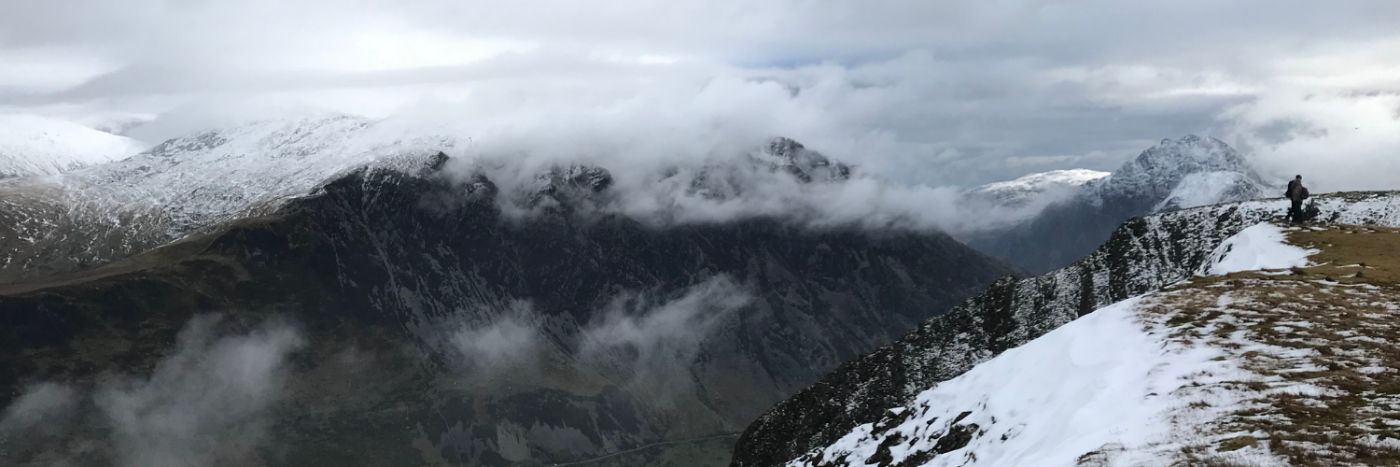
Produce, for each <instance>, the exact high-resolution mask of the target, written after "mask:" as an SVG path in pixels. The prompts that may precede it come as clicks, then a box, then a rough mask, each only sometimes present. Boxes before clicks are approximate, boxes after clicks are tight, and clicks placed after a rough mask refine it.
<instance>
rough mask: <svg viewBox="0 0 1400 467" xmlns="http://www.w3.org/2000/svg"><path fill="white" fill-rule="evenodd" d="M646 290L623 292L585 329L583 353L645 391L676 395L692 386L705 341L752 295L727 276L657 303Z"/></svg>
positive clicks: (584, 359)
mask: <svg viewBox="0 0 1400 467" xmlns="http://www.w3.org/2000/svg"><path fill="white" fill-rule="evenodd" d="M653 300H654V299H653V298H651V297H648V296H646V295H634V296H628V297H620V298H619V299H618V300H617V301H615V302H614V303H613V305H612V306H611V307H610V308H609V309H608V310H607V311H606V313H604V314H602V315H601V316H600V317H598V318H597V319H595V320H594V321H593V322H591V323H590V324H589V325H588V326H587V327H586V328H585V329H584V330H583V332H582V337H581V341H582V346H581V349H580V353H581V358H582V360H583V361H585V362H591V364H593V365H598V366H601V367H603V368H605V369H607V370H611V371H612V372H615V374H617V375H618V376H621V377H623V378H625V380H626V381H627V383H626V384H625V386H627V387H629V389H632V390H635V391H639V392H642V393H645V394H652V395H657V396H666V395H677V394H681V393H682V392H683V391H686V390H688V389H690V388H691V383H692V377H691V376H690V375H691V373H690V367H691V365H693V364H694V362H695V358H696V356H697V355H698V354H699V352H700V349H701V344H702V343H703V342H705V341H706V340H707V339H708V338H709V337H710V335H711V333H713V332H715V331H716V330H717V329H718V328H719V327H721V326H722V325H723V324H724V323H725V322H726V321H727V320H729V319H732V318H733V317H734V313H735V312H737V311H738V310H739V309H740V308H742V307H744V306H745V305H748V304H749V302H751V301H752V300H753V298H752V295H751V294H750V293H749V292H747V291H746V290H745V289H744V288H743V287H742V286H740V285H739V284H737V283H735V282H734V281H733V280H732V279H730V278H729V277H726V276H719V277H714V278H711V279H708V280H706V281H705V282H702V283H700V284H697V285H695V286H692V287H691V288H690V289H689V290H687V291H685V293H684V294H683V295H681V296H680V297H677V298H674V299H671V300H669V301H665V302H662V303H656V302H654V301H653Z"/></svg>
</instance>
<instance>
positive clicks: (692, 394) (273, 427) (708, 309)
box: [0, 120, 1010, 467]
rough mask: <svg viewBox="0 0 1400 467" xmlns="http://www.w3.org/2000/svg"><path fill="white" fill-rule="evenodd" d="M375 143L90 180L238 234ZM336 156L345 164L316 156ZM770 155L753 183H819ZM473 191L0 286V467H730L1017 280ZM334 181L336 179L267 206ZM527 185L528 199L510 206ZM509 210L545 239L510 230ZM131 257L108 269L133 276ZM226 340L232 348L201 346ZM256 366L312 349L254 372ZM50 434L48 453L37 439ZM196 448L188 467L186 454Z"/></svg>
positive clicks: (395, 194)
mask: <svg viewBox="0 0 1400 467" xmlns="http://www.w3.org/2000/svg"><path fill="white" fill-rule="evenodd" d="M358 125H359V124H358V123H355V122H354V121H352V120H330V121H324V122H321V123H318V124H314V125H309V128H310V129H308V130H306V132H307V133H310V134H307V135H305V136H298V135H303V134H304V133H303V132H301V131H293V132H291V133H286V132H281V131H273V132H258V133H255V135H257V136H258V137H257V139H256V140H255V141H264V142H267V143H269V144H265V145H253V146H254V147H258V148H259V149H258V150H259V151H263V152H261V153H259V154H263V155H264V156H276V157H267V158H265V159H262V158H254V156H255V154H252V153H249V152H246V151H231V150H228V151H226V150H222V149H219V148H227V147H235V145H237V146H242V145H245V144H250V143H246V142H241V141H234V140H235V138H229V137H227V136H220V135H227V134H228V133H220V134H215V135H211V136H207V137H202V138H190V139H182V140H178V141H175V142H171V143H169V144H166V145H164V148H162V149H160V150H158V151H153V152H152V154H148V155H144V156H142V160H144V162H142V163H138V164H137V165H132V166H125V165H123V166H121V168H120V169H117V170H114V169H107V170H104V171H92V172H84V173H83V174H80V176H82V177H98V176H99V175H102V174H114V175H115V177H113V178H98V180H116V181H120V182H122V184H118V187H123V188H120V189H133V190H134V189H135V188H142V189H144V188H147V187H148V185H146V184H147V183H150V182H148V181H146V180H147V179H148V177H163V178H165V180H166V181H167V182H177V183H178V182H179V181H181V180H182V179H181V178H179V177H181V176H188V175H183V174H186V173H187V172H186V171H189V172H188V173H194V174H198V175H199V177H201V178H200V179H198V181H200V182H209V183H210V186H211V187H212V189H217V190H218V191H215V193H221V194H222V195H224V196H211V197H201V198H197V199H200V200H202V201H201V202H199V203H197V204H192V205H183V204H180V203H182V200H180V199H176V198H175V197H166V198H162V199H165V200H167V201H169V202H171V203H173V204H176V205H180V206H194V207H205V208H207V209H203V210H199V211H194V212H204V213H215V214H218V215H219V216H222V215H224V214H220V213H233V212H238V210H239V209H241V208H239V206H245V205H246V203H247V202H248V200H258V199H265V198H262V196H263V195H260V194H257V193H251V192H243V191H238V190H236V189H234V188H236V187H238V186H241V185H239V184H237V183H234V182H235V181H239V180H247V179H248V178H249V177H250V176H251V175H249V174H257V173H263V172H259V171H257V170H252V169H255V168H266V167H274V166H277V167H283V168H284V169H285V168H288V167H291V168H296V167H305V166H306V165H307V164H309V162H304V161H301V160H300V158H302V157H310V156H308V155H307V154H311V153H307V152H303V151H301V149H302V148H317V147H318V146H316V145H315V144H312V143H314V141H305V138H312V137H313V136H312V135H315V137H316V138H333V137H334V136H337V135H343V134H346V133H347V132H350V131H355V130H353V129H354V128H356V127H357V126H358ZM279 128H283V127H279ZM298 128H308V126H301V127H298ZM267 135H279V136H277V137H275V138H274V137H271V136H267ZM225 139H228V141H224V140H225ZM284 141H286V142H295V143H296V144H284V143H282V142H284ZM303 141H305V142H303ZM332 141H334V140H332ZM342 146H353V145H346V144H341V143H337V144H333V145H330V146H328V149H316V151H317V152H319V153H325V155H326V157H335V156H334V155H333V154H331V153H332V152H334V151H336V150H337V149H336V148H339V147H342ZM784 146H791V145H784ZM182 148H183V149H182ZM167 153H169V154H170V155H169V156H161V154H167ZM781 153H782V152H781V151H779V152H778V153H774V152H773V151H765V150H759V151H758V153H756V154H754V158H753V160H754V161H755V162H754V163H756V164H759V165H760V166H761V167H764V168H765V169H764V170H769V169H770V168H771V169H772V170H775V174H776V175H774V174H769V175H774V177H772V178H773V179H778V178H781V179H784V180H786V181H787V182H789V183H803V182H800V180H801V179H802V178H801V176H800V175H799V174H797V173H793V172H791V171H790V170H788V169H784V168H783V167H788V165H786V164H784V161H786V160H787V159H786V158H782V157H777V156H778V155H779V154H781ZM182 155H190V156H192V157H197V158H199V159H200V160H202V161H218V160H227V161H228V162H226V163H225V165H223V167H224V168H225V169H224V170H226V171H229V172H231V174H230V176H229V177H228V179H227V180H218V179H217V175H218V171H215V170H205V169H203V168H185V167H183V164H182V163H181V162H182V159H181V157H182ZM808 156H811V155H810V154H809V155H808ZM345 157H347V158H348V159H354V156H353V154H352V155H351V156H345ZM740 159H742V158H740ZM801 160H804V161H810V160H812V157H804V158H803V159H801ZM833 165H835V164H830V163H829V164H820V163H819V162H818V163H805V162H804V163H803V164H799V165H797V167H798V168H802V169H803V173H806V174H808V175H812V174H814V173H815V172H813V171H808V170H807V168H814V167H828V168H829V167H831V166H833ZM142 166H147V167H151V168H152V169H151V170H152V171H154V170H155V169H160V170H162V171H165V172H166V173H163V174H155V173H148V172H146V171H143V170H142V169H141V167H142ZM466 168H469V167H459V166H456V165H452V164H448V163H444V164H427V165H425V166H422V167H417V166H409V167H407V168H405V166H400V165H384V164H376V165H372V166H369V167H365V168H354V169H351V170H349V171H347V172H344V173H340V174H338V175H336V176H333V177H332V178H331V179H330V180H327V181H323V182H319V183H317V184H316V185H317V186H316V187H315V188H310V189H306V190H305V191H303V190H295V189H291V188H288V189H287V190H286V191H281V192H279V193H287V194H291V196H286V197H283V198H275V199H274V201H273V202H271V203H270V204H269V203H261V204H257V206H259V207H258V208H257V209H255V211H256V213H257V215H255V216H242V217H234V218H233V219H235V220H233V221H227V222H215V223H214V224H211V225H208V226H206V227H203V228H200V229H197V230H195V231H193V232H192V233H190V234H187V235H184V236H183V237H181V238H180V239H179V240H176V241H173V242H152V243H153V244H155V245H157V246H159V247H158V248H148V249H146V250H142V251H140V252H138V253H137V254H135V255H134V256H131V257H127V258H124V259H116V260H112V261H110V262H106V263H99V264H95V265H86V267H81V268H77V269H76V270H66V271H58V272H52V271H50V272H52V273H50V274H36V273H30V274H28V275H21V277H20V278H19V279H14V280H0V310H3V311H4V313H0V321H2V322H0V324H3V325H0V414H9V413H12V412H20V411H25V412H31V411H32V412H35V413H42V414H43V415H42V416H28V415H27V416H25V417H20V420H21V424H20V425H19V426H20V427H22V428H18V429H16V428H12V427H14V426H16V425H15V424H14V423H12V422H11V418H12V417H9V416H8V415H0V418H3V419H4V420H3V421H2V422H0V464H3V465H31V464H45V463H47V462H46V461H47V460H49V459H54V458H59V457H60V456H64V455H66V454H68V453H71V452H78V450H81V452H82V453H83V456H84V457H83V460H84V461H86V463H96V464H104V463H111V462H108V459H113V458H117V457H119V456H121V455H123V454H125V455H130V456H144V457H141V458H142V459H146V458H156V457H159V459H161V461H162V462H170V463H175V464H180V465H362V464H376V465H429V464H436V465H473V466H475V465H549V464H555V463H559V464H567V463H575V462H587V461H590V460H601V461H602V462H600V464H601V465H675V466H686V467H694V466H704V465H723V464H724V463H725V462H727V460H728V459H727V457H728V453H729V450H730V446H732V444H733V439H734V437H735V436H736V432H737V431H738V430H740V429H742V427H743V426H744V425H745V424H747V423H748V422H749V421H750V420H752V419H753V417H755V416H757V415H758V414H759V413H761V412H762V411H763V410H764V409H765V408H767V407H768V406H770V405H771V404H773V403H775V402H777V401H779V400H781V399H782V398H783V397H786V396H787V395H790V394H792V393H794V392H796V391H797V390H799V389H800V388H802V387H805V386H806V385H807V384H810V383H811V382H812V381H814V380H815V379H816V378H818V377H819V376H820V375H821V374H823V373H824V372H825V371H828V370H830V369H832V368H835V367H836V365H838V364H840V363H841V362H843V361H846V360H849V359H852V358H855V357H856V356H858V355H860V354H862V353H864V352H867V351H869V350H871V349H874V348H876V347H878V346H880V345H883V344H885V343H888V342H890V341H891V340H892V339H893V338H894V337H895V336H897V335H899V334H900V333H902V332H904V330H906V329H908V328H909V327H910V326H913V325H914V324H915V323H917V322H919V321H921V320H923V319H925V318H927V317H929V316H931V315H932V314H933V313H938V312H940V311H942V310H947V309H948V308H949V307H950V306H952V304H954V303H956V302H957V301H959V300H961V299H962V298H964V297H966V296H969V295H971V294H973V293H975V292H976V291H977V290H980V289H981V288H982V287H983V286H985V285H986V284H988V283H990V282H991V281H993V280H995V278H997V277H1000V276H1003V275H1006V274H1008V273H1009V272H1010V268H1009V267H1006V266H1005V265H1003V264H1001V263H1000V262H998V261H995V260H992V259H991V258H988V257H986V256H984V255H982V254H979V253H977V252H975V251H973V250H972V249H970V248H968V247H966V246H965V245H962V244H960V243H958V242H957V241H955V240H953V239H952V238H950V237H948V236H947V235H944V234H941V233H938V232H931V231H919V232H913V231H871V230H863V229H811V228H806V227H805V226H802V225H798V224H794V223H791V222H788V221H787V219H786V218H783V217H778V216H772V217H746V218H740V219H733V220H730V221H726V222H706V223H696V224H684V225H652V224H646V223H643V222H640V221H638V220H636V219H634V218H631V217H628V216H624V215H606V214H604V215H596V214H597V213H591V212H589V211H588V208H589V207H590V206H593V205H595V204H596V203H599V202H604V201H607V200H610V199H615V198H617V197H619V196H620V194H619V193H618V187H617V185H616V182H615V180H614V175H613V174H612V172H610V171H609V170H607V168H605V167H598V166H590V165H583V164H577V165H560V166H555V167H544V168H542V169H541V170H540V171H538V172H527V173H526V174H525V175H527V177H526V178H525V180H513V181H507V182H505V183H503V182H501V181H500V180H502V179H500V178H496V177H495V176H497V175H501V174H500V173H496V172H491V169H492V168H491V167H477V168H478V169H480V171H477V172H471V173H461V172H457V171H458V170H459V169H466ZM240 170H241V171H242V172H239V171H240ZM323 170H325V171H333V169H324V168H321V166H320V165H316V166H315V168H314V170H311V169H308V171H306V172H305V173H304V174H303V175H300V176H296V177H290V178H279V179H275V180H268V181H266V182H265V183H263V184H259V185H256V186H259V187H263V188H274V187H273V186H272V185H278V184H295V183H301V182H300V181H301V180H307V179H311V178H314V176H317V175H316V174H319V173H323V172H322V171H323ZM694 173H706V172H703V171H701V172H695V171H684V172H677V173H676V174H673V177H681V178H680V179H679V180H677V182H678V183H677V185H680V186H688V185H689V184H690V180H692V179H689V178H685V177H687V176H689V175H690V174H694ZM708 173H713V172H708ZM171 174H182V175H171ZM270 175H271V176H279V174H270ZM506 175H511V174H506ZM205 177H215V178H213V179H208V178H205ZM811 178H812V180H813V181H811V182H805V183H818V180H820V177H817V176H812V177H811ZM188 181H189V182H191V183H193V182H194V181H196V180H193V179H191V180H188ZM516 182H523V184H520V185H518V186H515V187H516V188H527V189H528V191H526V192H524V193H515V192H512V191H511V190H512V189H513V188H512V185H510V183H516ZM92 186H93V189H94V190H96V189H99V188H98V187H101V186H102V185H100V184H97V185H92ZM128 186H130V187H135V188H124V187H128ZM101 189H106V188H101ZM114 190H115V189H114ZM172 190H182V191H183V194H185V195H190V196H204V194H203V193H202V192H200V191H198V189H197V187H185V186H176V187H173V188H172ZM297 193H301V194H297ZM520 194H528V196H520V197H517V196H516V195H520ZM165 195H166V193H156V194H154V196H165ZM226 196H237V197H234V198H226ZM226 199H227V200H228V202H227V203H225V202H223V201H225V200H226ZM0 200H3V201H9V200H10V198H8V197H5V198H0ZM3 201H0V202H3ZM517 202H520V203H523V206H524V207H525V208H528V209H535V210H536V212H532V213H531V215H528V216H519V215H514V214H513V213H512V212H510V211H509V210H510V209H514V208H520V207H521V206H522V204H516V203H517ZM3 206H4V205H0V207H3ZM104 206H105V205H104ZM181 209H188V208H181ZM244 211H245V212H246V210H244ZM4 212H8V211H4V210H3V209H0V214H3V213H4ZM176 212H191V211H176ZM217 218H219V217H218V216H207V217H202V218H198V217H186V218H185V219H189V220H193V221H204V220H208V219H217ZM75 219H77V218H75ZM122 221H123V219H122V218H120V217H118V218H116V219H114V220H113V221H112V222H111V224H110V225H112V226H114V227H113V228H114V230H113V231H122V230H121V228H123V227H129V226H130V224H123V223H122ZM6 225H8V223H4V222H0V229H3V228H5V226H6ZM160 225H182V224H177V223H164V224H160ZM183 225H191V224H183ZM55 227H58V228H60V229H61V231H62V232H64V233H66V234H68V235H69V238H68V239H66V240H65V239H62V238H60V236H59V235H51V236H48V237H45V238H44V242H43V243H25V242H19V243H16V244H15V246H16V247H20V248H35V247H42V248H48V250H45V251H49V252H51V254H49V255H48V256H43V257H44V258H69V257H76V256H78V254H79V253H80V252H81V250H79V249H80V248H87V247H88V246H89V245H92V243H91V242H90V241H89V240H87V239H86V238H85V237H80V236H81V235H83V233H84V232H85V230H84V227H85V226H84V225H83V224H69V225H59V226H50V227H49V229H51V230H53V229H55ZM35 232H40V233H42V232H43V231H40V230H35ZM8 238H11V237H9V236H8V235H0V240H4V239H8ZM123 240H126V239H125V238H121V237H115V236H113V237H106V238H105V240H104V242H103V243H98V245H99V246H108V245H110V246H111V248H112V249H111V250H109V251H126V252H130V251H133V249H132V248H131V247H130V244H129V243H122V241H123ZM70 246H71V250H69V249H68V248H70ZM24 251H29V250H24ZM219 313H222V314H224V315H225V316H226V318H225V319H223V320H222V321H218V320H213V321H218V323H219V325H218V326H213V325H207V324H206V325H204V326H201V325H200V323H208V322H210V321H211V319H208V318H207V316H208V314H219ZM263 322H269V323H292V324H294V325H295V326H294V329H292V330H285V329H281V328H278V329H279V330H280V331H279V332H275V333H274V332H266V331H259V330H260V329H264V328H262V327H259V325H258V323H263ZM187 323H189V324H187ZM182 329H183V330H184V331H181V330H182ZM249 333H252V334H251V335H249ZM191 335H193V337H191ZM288 335H290V336H293V337H291V338H284V339H282V340H274V339H272V338H271V337H268V336H273V337H275V336H288ZM210 336H213V337H210ZM221 336H226V337H227V338H226V339H224V340H219V339H218V338H219V337H221ZM267 340H273V341H275V342H296V343H300V345H292V344H290V343H286V344H284V345H281V346H277V345H257V344H261V343H263V342H264V341H267ZM240 343H247V345H240ZM246 347H255V348H254V349H251V350H244V349H246ZM278 349H281V350H278ZM207 354H212V356H210V355H207ZM230 366H231V367H232V368H230ZM189 367H193V368H189ZM115 375H121V376H122V377H120V378H113V377H109V376H115ZM229 375H234V376H233V377H230V376H229ZM257 382H264V383H265V384H261V385H257V384H255V383H257ZM128 383H131V384H128ZM35 387H37V388H41V389H42V388H53V387H58V388H64V390H63V391H60V392H62V393H64V394H68V396H69V397H68V398H66V399H61V401H65V402H71V404H47V405H44V404H30V403H29V401H31V400H33V399H39V400H41V401H43V400H52V398H51V397H50V398H47V399H46V398H45V397H46V396H52V394H51V393H46V392H43V391H41V390H38V389H34V388H35ZM240 390H244V391H248V392H250V393H251V394H248V393H240V392H238V391H240ZM230 392H232V393H233V394H231V395H230V394H229V393H230ZM128 394H135V395H133V396H125V395H128ZM35 405H37V406H38V407H39V409H51V412H42V411H40V410H39V409H33V408H32V407H33V406H35ZM11 408H13V410H12V409H11ZM69 408H72V409H74V410H67V409H69ZM166 414H171V415H169V416H168V417H167V416H166ZM172 418H177V419H179V420H191V422H190V423H188V424H186V423H176V424H172V423H169V422H168V420H170V419H172ZM33 420H43V421H44V424H43V425H44V426H43V430H38V429H31V428H32V427H33V426H34V425H33V424H32V423H31V424H24V423H23V422H25V421H31V422H32V421H33ZM31 433H36V434H35V435H32V436H31ZM187 438H194V441H193V442H192V444H190V445H192V446H195V447H196V448H190V449H183V450H181V449H177V448H180V447H184V446H185V444H177V443H176V441H180V440H186V439H187ZM145 440H152V443H151V444H149V445H147V444H142V443H141V441H145ZM132 443H134V444H136V445H137V446H138V447H136V448H133V447H129V445H130V444H132ZM214 444H217V445H218V446H217V447H210V446H212V445H214ZM172 450H173V451H174V452H170V451H172ZM132 453H135V454H132ZM160 456H166V457H160ZM167 459H176V460H177V461H167ZM130 463H132V464H138V465H145V464H149V463H157V464H159V463H160V462H130Z"/></svg>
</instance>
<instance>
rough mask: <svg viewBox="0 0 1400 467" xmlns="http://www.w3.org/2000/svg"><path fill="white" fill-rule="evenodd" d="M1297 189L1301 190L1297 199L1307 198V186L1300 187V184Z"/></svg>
mask: <svg viewBox="0 0 1400 467" xmlns="http://www.w3.org/2000/svg"><path fill="white" fill-rule="evenodd" d="M1298 189H1299V190H1302V193H1299V195H1301V196H1299V197H1298V199H1300V200H1301V199H1308V188H1307V187H1301V186H1300V187H1298Z"/></svg>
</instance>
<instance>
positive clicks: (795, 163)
mask: <svg viewBox="0 0 1400 467" xmlns="http://www.w3.org/2000/svg"><path fill="white" fill-rule="evenodd" d="M762 156H764V157H766V158H769V159H770V161H769V163H770V165H771V166H772V167H773V168H775V169H778V170H782V171H785V172H787V173H790V174H792V176H794V177H797V179H798V180H800V181H802V182H804V183H808V182H813V181H817V182H830V181H840V180H846V179H849V178H850V177H851V167H850V166H848V165H846V164H844V163H841V162H835V163H833V162H832V161H831V159H828V158H827V157H826V156H825V155H823V154H822V153H820V152H816V151H813V150H810V149H807V147H806V146H803V145H802V143H799V142H797V141H795V140H793V139H791V138H786V137H781V136H779V137H774V138H772V139H770V140H768V144H767V145H766V146H764V148H763V151H762ZM771 159H776V161H772V160H771Z"/></svg>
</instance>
